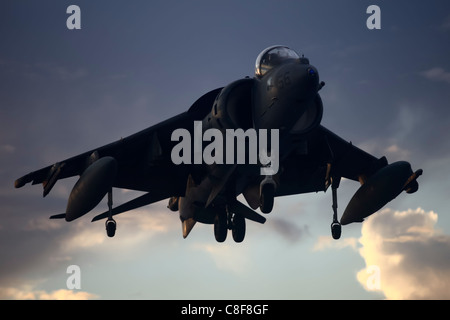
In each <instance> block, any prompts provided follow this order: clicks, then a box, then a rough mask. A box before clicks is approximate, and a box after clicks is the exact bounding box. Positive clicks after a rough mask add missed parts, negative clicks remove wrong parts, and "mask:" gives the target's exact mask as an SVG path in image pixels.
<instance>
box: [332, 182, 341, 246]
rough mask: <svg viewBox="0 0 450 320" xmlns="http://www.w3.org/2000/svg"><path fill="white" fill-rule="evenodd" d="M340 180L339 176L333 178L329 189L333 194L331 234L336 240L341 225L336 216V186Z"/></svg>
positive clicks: (339, 235)
mask: <svg viewBox="0 0 450 320" xmlns="http://www.w3.org/2000/svg"><path fill="white" fill-rule="evenodd" d="M340 182H341V178H340V177H339V178H333V179H332V183H331V191H332V194H333V204H332V206H331V207H332V208H333V222H332V223H331V235H332V236H333V239H335V240H338V239H339V238H340V237H341V233H342V226H341V224H340V223H339V221H338V217H337V208H338V205H337V188H339V183H340Z"/></svg>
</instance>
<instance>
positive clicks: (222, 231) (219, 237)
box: [214, 206, 245, 243]
mask: <svg viewBox="0 0 450 320" xmlns="http://www.w3.org/2000/svg"><path fill="white" fill-rule="evenodd" d="M228 230H231V231H232V235H233V240H234V241H235V242H238V243H239V242H242V241H243V240H244V238H245V218H244V216H243V215H241V214H238V213H232V212H230V211H229V210H228V206H225V207H223V208H221V209H219V210H218V212H217V214H216V218H215V220H214V237H215V238H216V241H217V242H224V241H225V240H226V238H227V233H228Z"/></svg>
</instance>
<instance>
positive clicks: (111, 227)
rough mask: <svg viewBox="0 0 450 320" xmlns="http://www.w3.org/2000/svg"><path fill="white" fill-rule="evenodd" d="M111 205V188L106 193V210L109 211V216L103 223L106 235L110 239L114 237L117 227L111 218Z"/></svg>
mask: <svg viewBox="0 0 450 320" xmlns="http://www.w3.org/2000/svg"><path fill="white" fill-rule="evenodd" d="M112 205H113V201H112V188H111V189H110V190H109V191H108V210H109V215H108V219H107V220H106V223H105V227H106V234H107V235H108V237H110V238H112V237H114V235H115V234H116V227H117V223H116V220H114V219H113V218H112Z"/></svg>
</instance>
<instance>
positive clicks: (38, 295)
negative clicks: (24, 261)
mask: <svg viewBox="0 0 450 320" xmlns="http://www.w3.org/2000/svg"><path fill="white" fill-rule="evenodd" d="M97 298H98V296H97V295H96V294H93V293H89V292H86V291H76V290H67V289H59V290H55V291H51V292H47V291H45V290H36V289H34V288H33V287H31V286H23V287H21V288H14V287H0V299H4V300H89V299H97Z"/></svg>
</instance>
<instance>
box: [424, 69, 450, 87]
mask: <svg viewBox="0 0 450 320" xmlns="http://www.w3.org/2000/svg"><path fill="white" fill-rule="evenodd" d="M421 75H422V76H424V77H425V78H427V79H428V80H433V81H443V82H447V83H448V84H450V72H447V71H445V70H444V69H443V68H439V67H435V68H431V69H429V70H426V71H423V72H421Z"/></svg>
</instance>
